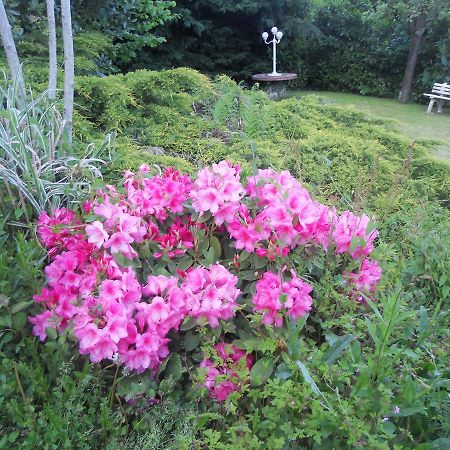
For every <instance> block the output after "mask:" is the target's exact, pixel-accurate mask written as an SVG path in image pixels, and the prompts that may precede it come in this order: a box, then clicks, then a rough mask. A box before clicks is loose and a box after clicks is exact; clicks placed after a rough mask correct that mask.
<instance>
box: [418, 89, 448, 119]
mask: <svg viewBox="0 0 450 450" xmlns="http://www.w3.org/2000/svg"><path fill="white" fill-rule="evenodd" d="M423 95H425V96H426V97H430V103H429V104H428V109H427V113H430V112H431V110H432V109H433V105H434V103H435V102H436V103H437V112H438V113H442V105H443V104H444V102H445V101H448V102H450V84H448V83H434V84H433V89H431V94H423Z"/></svg>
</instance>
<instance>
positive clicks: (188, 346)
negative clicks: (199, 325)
mask: <svg viewBox="0 0 450 450" xmlns="http://www.w3.org/2000/svg"><path fill="white" fill-rule="evenodd" d="M201 340H202V336H201V335H200V334H193V333H192V332H191V331H188V332H187V333H186V336H185V337H184V348H185V350H186V351H187V352H191V351H192V350H194V349H195V348H197V347H198V344H200V341H201Z"/></svg>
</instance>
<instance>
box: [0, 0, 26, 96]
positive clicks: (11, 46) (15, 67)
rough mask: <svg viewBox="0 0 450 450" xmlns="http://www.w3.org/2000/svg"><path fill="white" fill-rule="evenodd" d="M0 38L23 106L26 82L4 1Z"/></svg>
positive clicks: (0, 6) (0, 9)
mask: <svg viewBox="0 0 450 450" xmlns="http://www.w3.org/2000/svg"><path fill="white" fill-rule="evenodd" d="M0 36H1V38H2V42H3V48H4V49H5V53H6V59H7V61H8V67H9V71H10V73H11V78H12V80H13V82H14V84H15V86H16V89H17V98H18V100H19V103H20V104H23V103H24V101H25V81H24V79H23V73H22V66H21V65H20V61H19V55H18V54H17V49H16V44H15V43H14V37H13V34H12V31H11V25H10V24H9V20H8V16H7V15H6V10H5V5H4V4H3V0H0Z"/></svg>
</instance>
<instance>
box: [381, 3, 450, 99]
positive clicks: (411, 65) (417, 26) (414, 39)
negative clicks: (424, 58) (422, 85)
mask: <svg viewBox="0 0 450 450" xmlns="http://www.w3.org/2000/svg"><path fill="white" fill-rule="evenodd" d="M392 3H393V4H392ZM387 4H388V5H390V4H392V5H391V6H393V8H392V11H393V12H394V14H395V16H394V20H396V19H397V16H400V17H403V18H406V20H408V22H409V23H410V24H411V28H410V29H411V35H410V36H411V37H410V43H409V51H408V57H407V59H406V66H405V71H404V73H403V80H402V84H401V88H400V94H399V97H398V100H399V101H400V102H406V101H408V99H409V96H410V94H411V90H412V84H413V80H414V72H415V70H416V64H417V60H418V57H419V53H420V49H421V45H422V41H423V37H424V34H425V31H426V30H427V29H428V27H429V26H430V25H431V23H432V22H433V21H436V20H437V19H438V17H439V16H440V15H441V14H442V13H445V12H446V11H448V0H407V1H405V0H388V1H387ZM445 8H446V9H445Z"/></svg>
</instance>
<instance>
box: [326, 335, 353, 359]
mask: <svg viewBox="0 0 450 450" xmlns="http://www.w3.org/2000/svg"><path fill="white" fill-rule="evenodd" d="M353 339H355V336H353V334H347V335H345V336H339V337H338V338H337V339H336V340H335V341H334V343H333V344H332V345H331V347H330V348H329V349H328V350H327V351H326V352H325V353H324V355H323V358H322V361H323V362H326V363H327V364H333V363H334V362H335V361H336V360H337V359H338V358H339V356H341V354H342V353H343V352H344V351H345V350H347V349H348V347H349V346H350V344H351V342H352V341H353Z"/></svg>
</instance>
